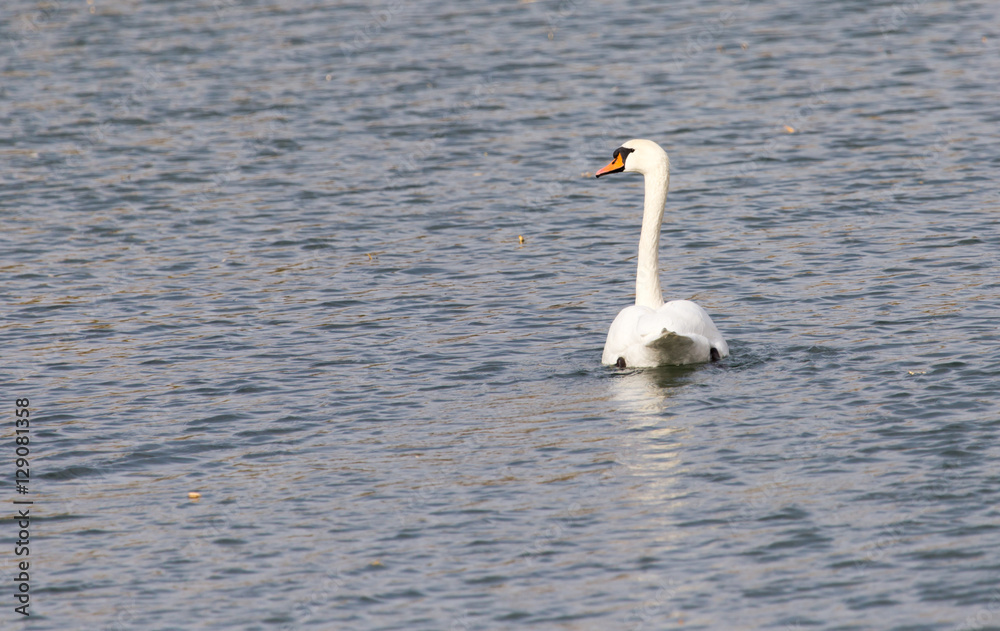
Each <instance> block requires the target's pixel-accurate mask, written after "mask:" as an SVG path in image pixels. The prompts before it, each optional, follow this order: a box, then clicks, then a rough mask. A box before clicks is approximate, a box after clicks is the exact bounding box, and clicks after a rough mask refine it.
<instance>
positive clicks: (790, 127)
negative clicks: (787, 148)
mask: <svg viewBox="0 0 1000 631" xmlns="http://www.w3.org/2000/svg"><path fill="white" fill-rule="evenodd" d="M785 131H787V132H788V133H790V134H794V133H795V128H794V127H792V126H791V125H785Z"/></svg>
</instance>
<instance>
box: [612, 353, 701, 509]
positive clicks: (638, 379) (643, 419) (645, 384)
mask: <svg viewBox="0 0 1000 631" xmlns="http://www.w3.org/2000/svg"><path fill="white" fill-rule="evenodd" d="M698 369H699V367H698V366H693V367H692V366H664V367H660V368H647V369H641V370H635V371H631V372H626V373H622V374H620V375H615V376H614V377H613V378H612V379H610V380H609V384H610V385H609V389H610V398H611V399H612V400H613V401H615V402H616V403H617V404H618V409H619V410H620V412H621V413H622V414H624V415H625V418H623V419H622V420H623V421H624V423H625V424H626V427H627V431H625V432H624V433H623V435H622V439H621V444H620V447H619V450H618V453H617V454H616V461H617V462H618V463H619V464H620V465H621V467H622V471H623V472H627V474H628V475H630V476H635V477H636V478H637V479H640V480H642V482H641V483H640V484H638V485H636V486H634V487H633V489H634V492H633V498H634V499H635V500H638V501H640V502H643V503H649V504H653V505H657V504H659V505H662V503H663V502H664V501H668V502H676V501H678V498H679V497H680V496H681V495H683V493H682V492H681V491H680V490H679V489H678V487H677V484H676V483H675V482H676V475H677V474H678V473H679V471H678V470H677V467H678V465H679V463H680V457H679V456H680V450H681V449H682V447H683V443H682V440H681V439H682V437H683V435H684V430H683V425H682V424H681V423H679V422H678V421H679V420H680V419H678V418H677V417H674V416H673V415H672V414H671V413H670V406H671V399H672V397H673V396H674V395H675V394H677V392H678V390H679V389H681V388H683V387H684V386H687V385H690V384H692V383H693V382H694V381H695V375H696V374H697V372H698Z"/></svg>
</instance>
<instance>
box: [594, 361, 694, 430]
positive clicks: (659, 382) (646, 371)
mask: <svg viewBox="0 0 1000 631" xmlns="http://www.w3.org/2000/svg"><path fill="white" fill-rule="evenodd" d="M699 368H700V366H661V367H659V368H642V369H637V370H632V371H628V372H624V371H623V372H622V373H621V374H618V375H615V376H614V377H612V378H611V380H610V394H611V399H612V400H613V401H616V402H618V403H619V404H620V406H621V407H620V409H621V410H622V411H623V412H627V413H628V414H629V417H628V418H627V419H625V420H627V421H628V423H629V425H630V426H633V425H649V424H662V423H663V421H664V416H665V412H666V410H667V409H668V408H669V407H670V398H671V396H672V395H673V394H674V393H675V392H676V391H677V390H678V389H680V388H682V387H684V386H685V385H688V384H690V383H693V382H694V380H695V379H694V377H695V375H696V374H697V372H698V369H699Z"/></svg>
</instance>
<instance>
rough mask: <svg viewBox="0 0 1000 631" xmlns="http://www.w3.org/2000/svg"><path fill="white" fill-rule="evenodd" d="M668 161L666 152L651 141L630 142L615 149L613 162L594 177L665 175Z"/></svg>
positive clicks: (667, 169)
mask: <svg viewBox="0 0 1000 631" xmlns="http://www.w3.org/2000/svg"><path fill="white" fill-rule="evenodd" d="M669 170H670V159H669V158H667V152H666V151H664V150H663V149H662V148H660V145H658V144H656V143H655V142H653V141H652V140H642V139H637V140H630V141H628V142H626V143H625V144H623V145H622V146H621V147H618V148H617V149H615V153H614V160H612V161H611V163H610V164H609V165H608V166H606V167H604V168H603V169H601V170H600V171H598V172H597V175H596V177H601V176H602V175H608V174H609V173H623V172H624V173H642V174H643V175H650V174H653V173H657V174H658V173H667V172H668V171H669Z"/></svg>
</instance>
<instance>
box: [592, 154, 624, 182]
mask: <svg viewBox="0 0 1000 631" xmlns="http://www.w3.org/2000/svg"><path fill="white" fill-rule="evenodd" d="M624 170H625V161H624V160H622V154H621V153H619V152H617V151H616V152H615V159H614V160H612V161H611V164H609V165H608V166H606V167H604V168H603V169H601V170H600V171H598V172H597V174H596V175H594V177H601V176H602V175H607V174H608V173H621V172H622V171H624Z"/></svg>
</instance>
